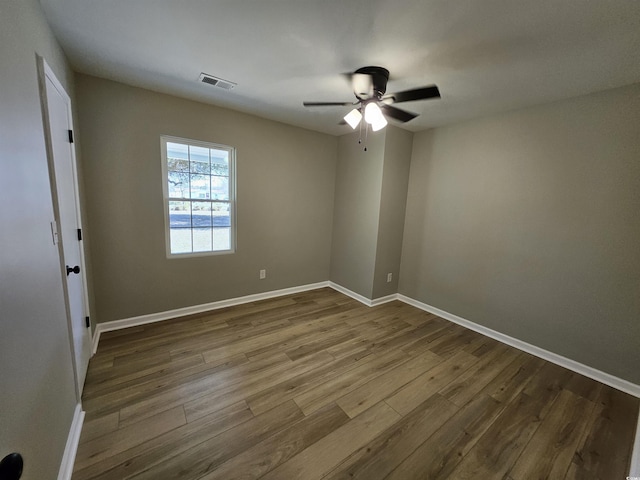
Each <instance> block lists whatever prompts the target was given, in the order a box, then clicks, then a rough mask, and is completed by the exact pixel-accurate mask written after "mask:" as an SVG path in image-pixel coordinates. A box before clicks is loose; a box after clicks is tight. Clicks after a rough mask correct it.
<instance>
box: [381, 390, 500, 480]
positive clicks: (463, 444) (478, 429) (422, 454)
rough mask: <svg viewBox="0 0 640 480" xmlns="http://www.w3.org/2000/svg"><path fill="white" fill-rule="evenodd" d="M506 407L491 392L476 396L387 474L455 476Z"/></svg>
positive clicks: (398, 479) (400, 479)
mask: <svg viewBox="0 0 640 480" xmlns="http://www.w3.org/2000/svg"><path fill="white" fill-rule="evenodd" d="M437 396H439V395H437V394H436V395H435V397H437ZM431 398H434V397H431ZM442 398H444V397H442ZM451 405H453V404H451ZM504 408H505V405H503V404H501V403H500V402H498V401H497V400H495V399H493V398H491V397H490V396H488V395H480V396H478V397H476V398H475V399H473V400H472V401H471V402H470V403H469V404H467V405H465V406H464V407H463V408H461V409H459V410H457V412H454V413H455V415H453V416H451V418H448V417H445V420H446V422H444V424H443V425H442V426H440V427H439V428H438V429H437V431H436V432H435V433H434V434H432V435H430V436H428V438H426V441H424V442H422V443H421V444H420V445H418V446H417V447H416V448H414V449H413V450H412V451H411V452H407V453H409V455H407V456H406V458H405V459H404V460H403V461H402V462H401V463H400V464H399V465H398V466H397V467H396V468H395V469H394V470H393V471H392V472H390V474H389V475H388V476H386V477H385V478H387V479H389V480H404V479H411V478H425V479H429V480H444V479H448V478H455V477H451V472H452V471H453V470H454V469H455V467H456V466H457V465H458V464H459V463H460V462H461V461H462V458H463V457H464V456H465V455H466V454H467V453H468V451H469V450H470V449H471V448H472V447H473V446H474V445H475V444H476V442H477V441H478V440H479V438H480V436H481V435H482V434H483V433H484V432H485V431H486V430H487V428H489V426H490V425H491V423H492V422H493V421H494V420H495V418H496V417H497V416H498V414H499V413H500V412H501V411H502V410H503V409H504ZM456 409H457V407H456Z"/></svg>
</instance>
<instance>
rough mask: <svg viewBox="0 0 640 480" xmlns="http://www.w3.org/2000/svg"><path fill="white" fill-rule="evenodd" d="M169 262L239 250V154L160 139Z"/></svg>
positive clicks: (225, 148) (209, 145)
mask: <svg viewBox="0 0 640 480" xmlns="http://www.w3.org/2000/svg"><path fill="white" fill-rule="evenodd" d="M161 146H162V176H163V184H164V187H163V189H164V207H165V223H166V228H165V230H166V244H167V256H170V257H171V256H176V255H181V256H185V255H186V256H189V255H211V254H219V253H232V252H233V251H234V250H235V149H234V148H233V147H228V146H226V145H216V144H213V143H206V142H199V141H196V140H186V139H183V138H175V137H166V136H162V137H161Z"/></svg>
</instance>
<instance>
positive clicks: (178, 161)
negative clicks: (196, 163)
mask: <svg viewBox="0 0 640 480" xmlns="http://www.w3.org/2000/svg"><path fill="white" fill-rule="evenodd" d="M167 169H168V170H169V171H175V172H188V171H189V147H188V146H187V145H183V144H181V143H172V142H167Z"/></svg>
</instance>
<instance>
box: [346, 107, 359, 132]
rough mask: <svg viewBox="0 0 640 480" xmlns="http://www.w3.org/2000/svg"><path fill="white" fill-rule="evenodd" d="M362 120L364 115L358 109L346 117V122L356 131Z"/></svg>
mask: <svg viewBox="0 0 640 480" xmlns="http://www.w3.org/2000/svg"><path fill="white" fill-rule="evenodd" d="M360 120H362V114H361V113H360V111H359V110H358V109H357V108H354V109H353V110H351V111H350V112H349V113H347V114H346V115H345V116H344V121H345V122H347V123H348V124H349V126H350V127H351V128H353V129H354V130H355V129H356V127H357V126H358V125H359V124H360Z"/></svg>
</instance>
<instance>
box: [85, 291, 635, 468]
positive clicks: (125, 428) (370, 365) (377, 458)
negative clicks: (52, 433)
mask: <svg viewBox="0 0 640 480" xmlns="http://www.w3.org/2000/svg"><path fill="white" fill-rule="evenodd" d="M638 402H639V400H638V399H637V398H634V397H632V396H629V395H627V394H624V393H621V392H619V391H617V390H615V389H612V388H610V387H607V386H605V385H602V384H600V383H598V382H595V381H593V380H590V379H588V378H586V377H583V376H581V375H578V374H575V373H573V372H571V371H569V370H566V369H564V368H561V367H559V366H557V365H554V364H551V363H548V362H545V361H543V360H541V359H539V358H536V357H533V356H531V355H528V354H526V353H524V352H521V351H519V350H516V349H514V348H511V347H508V346H506V345H503V344H501V343H499V342H496V341H495V340H492V339H490V338H487V337H484V336H482V335H480V334H478V333H475V332H473V331H470V330H467V329H465V328H462V327H460V326H458V325H456V324H452V323H450V322H448V321H446V320H443V319H441V318H439V317H436V316H434V315H431V314H428V313H425V312H423V311H420V310H418V309H416V308H414V307H411V306H409V305H406V304H404V303H401V302H391V303H387V304H384V305H380V306H377V307H373V308H369V307H366V306H363V305H361V304H360V303H358V302H356V301H355V300H352V299H350V298H349V297H346V296H344V295H342V294H340V293H337V292H335V291H333V290H331V289H328V288H325V289H319V290H314V291H310V292H305V293H301V294H297V295H290V296H286V297H280V298H276V299H271V300H265V301H261V302H256V303H250V304H245V305H240V306H235V307H231V308H227V309H223V310H217V311H214V312H210V313H209V314H206V315H200V316H194V317H189V318H180V319H176V320H171V321H166V322H161V323H156V324H152V325H147V326H144V327H134V328H129V329H126V330H120V331H117V332H110V333H105V334H103V335H102V337H101V340H100V345H99V348H98V352H97V354H96V355H95V356H94V357H93V358H92V360H91V363H90V366H89V371H88V375H87V381H86V385H85V389H84V396H83V407H84V409H85V411H86V419H85V424H84V427H83V431H82V436H81V440H80V446H79V449H78V454H77V457H76V463H75V470H74V474H73V479H74V480H86V479H101V480H106V479H114V480H121V479H125V478H135V479H154V480H165V479H186V480H189V479H194V480H195V479H207V480H211V479H224V480H230V479H235V478H242V479H252V478H263V479H265V480H272V479H278V480H289V479H303V480H312V479H319V478H328V479H354V478H359V479H366V480H374V479H394V480H395V479H402V480H410V479H431V480H433V479H445V478H449V479H482V480H487V479H509V480H520V479H527V480H529V479H545V478H549V479H581V480H585V479H586V480H588V479H601V480H610V479H624V478H625V476H626V475H628V468H629V463H630V455H631V448H632V443H633V437H634V433H635V426H636V421H637V415H638Z"/></svg>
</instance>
